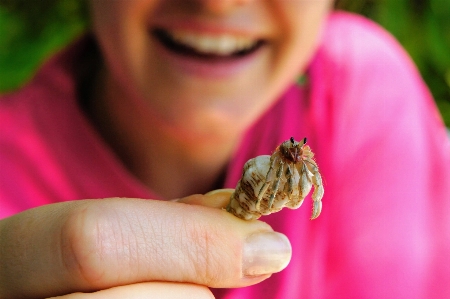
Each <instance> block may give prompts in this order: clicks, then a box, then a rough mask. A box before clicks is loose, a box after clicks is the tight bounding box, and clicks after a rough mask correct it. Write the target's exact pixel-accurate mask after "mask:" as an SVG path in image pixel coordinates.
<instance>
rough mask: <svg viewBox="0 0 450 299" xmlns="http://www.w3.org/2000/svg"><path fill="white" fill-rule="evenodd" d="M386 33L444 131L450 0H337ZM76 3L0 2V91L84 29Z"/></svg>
mask: <svg viewBox="0 0 450 299" xmlns="http://www.w3.org/2000/svg"><path fill="white" fill-rule="evenodd" d="M337 6H338V8H339V9H345V10H349V11H353V12H357V13H360V14H363V15H365V16H367V17H369V18H371V19H372V20H374V21H376V22H378V23H379V24H381V25H382V26H383V27H385V28H386V29H387V30H389V31H390V32H391V33H392V34H393V35H394V36H395V37H396V38H397V39H398V40H399V41H400V43H402V45H403V46H404V47H405V48H406V50H407V51H408V52H409V54H410V55H411V57H412V58H413V60H414V61H415V63H416V64H417V66H418V68H419V70H420V72H421V74H422V76H423V78H424V79H425V81H426V82H427V84H428V86H429V87H430V89H431V91H432V93H433V96H434V98H435V100H436V103H437V105H438V107H439V109H440V111H441V114H442V116H443V118H444V121H445V123H446V125H447V127H450V1H449V0H365V1H363V0H340V1H339V2H338V3H337ZM86 16H87V9H86V5H85V1H82V0H0V93H3V92H8V91H11V90H14V89H16V88H18V87H20V86H21V85H22V84H24V83H25V82H27V80H29V79H30V77H31V76H32V75H33V72H34V71H35V70H36V68H37V67H39V65H40V64H41V63H42V62H43V61H44V60H45V59H46V57H48V56H49V55H51V54H52V53H54V52H55V51H57V50H59V49H60V48H62V47H64V46H65V45H66V44H67V43H68V42H70V41H71V40H73V39H74V38H75V37H77V36H79V35H80V34H82V32H83V31H84V30H85V29H86V28H87V27H88V26H89V24H88V23H89V22H88V20H87V17H86Z"/></svg>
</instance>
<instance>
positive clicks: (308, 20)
mask: <svg viewBox="0 0 450 299" xmlns="http://www.w3.org/2000/svg"><path fill="white" fill-rule="evenodd" d="M332 3H333V1H330V0H327V1H326V0H323V1H322V0H315V1H314V0H310V1H280V2H277V4H278V6H277V9H274V13H275V14H276V15H275V16H274V17H275V18H277V20H278V24H279V27H278V28H279V33H278V35H277V39H276V41H275V42H274V45H275V48H276V53H277V55H276V56H275V62H276V65H275V74H277V75H278V77H279V78H280V80H284V81H285V82H286V81H289V80H293V79H295V77H296V76H298V75H300V74H301V73H303V72H304V70H305V68H306V67H307V64H308V63H309V61H310V59H311V56H312V55H313V53H314V51H315V49H316V48H317V44H318V41H319V40H320V32H321V27H322V25H323V23H324V21H325V18H326V16H327V15H328V12H329V11H330V9H331V7H332ZM293 66H294V67H293Z"/></svg>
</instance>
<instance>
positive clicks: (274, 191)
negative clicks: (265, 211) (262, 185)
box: [269, 161, 284, 209]
mask: <svg viewBox="0 0 450 299" xmlns="http://www.w3.org/2000/svg"><path fill="white" fill-rule="evenodd" d="M283 164H284V163H283V161H280V168H278V171H277V178H276V180H275V182H274V183H273V188H272V194H270V199H269V209H271V208H272V204H273V201H274V200H275V196H276V195H277V193H278V188H279V187H280V180H281V175H282V174H283Z"/></svg>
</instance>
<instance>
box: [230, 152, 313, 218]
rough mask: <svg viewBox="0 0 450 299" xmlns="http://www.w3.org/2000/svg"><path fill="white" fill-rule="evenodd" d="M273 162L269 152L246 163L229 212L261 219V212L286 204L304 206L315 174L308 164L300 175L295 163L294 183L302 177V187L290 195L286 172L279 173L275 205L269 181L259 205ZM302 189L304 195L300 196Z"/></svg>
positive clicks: (232, 196) (294, 189) (266, 212)
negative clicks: (278, 186) (262, 189)
mask: <svg viewBox="0 0 450 299" xmlns="http://www.w3.org/2000/svg"><path fill="white" fill-rule="evenodd" d="M270 163H271V161H270V156H268V155H263V156H258V157H256V158H253V159H250V160H248V161H247V163H245V165H244V170H243V174H242V177H241V179H240V180H239V182H238V184H237V186H236V189H235V191H234V192H233V194H232V195H231V199H230V203H229V205H228V207H227V211H228V212H230V213H232V214H234V215H235V216H237V217H239V218H241V219H244V220H253V219H258V218H259V217H261V215H269V214H271V213H275V212H278V211H280V210H281V209H282V208H284V207H287V208H290V209H297V208H299V207H300V206H301V204H302V203H303V200H304V196H306V195H307V194H308V193H309V192H310V191H311V188H312V180H311V178H312V176H313V174H312V173H311V172H310V171H309V170H308V169H307V168H306V172H304V173H303V175H301V174H300V173H298V171H297V169H296V167H291V169H293V171H294V173H293V175H292V180H293V186H299V183H300V180H302V182H301V183H300V186H301V188H298V187H294V188H293V189H292V192H291V193H290V196H288V192H286V188H287V185H288V184H287V178H286V175H285V172H284V173H283V174H282V176H281V177H280V188H279V189H278V191H277V194H275V199H274V201H273V204H272V207H270V208H269V200H270V196H271V194H272V193H273V190H272V184H270V186H269V188H268V189H267V191H266V192H265V193H264V195H263V197H262V199H261V202H260V206H259V210H258V209H257V201H258V194H259V192H260V190H261V188H262V187H263V185H264V182H265V181H266V175H267V173H268V172H269V168H270ZM300 193H301V194H303V195H304V196H301V194H300Z"/></svg>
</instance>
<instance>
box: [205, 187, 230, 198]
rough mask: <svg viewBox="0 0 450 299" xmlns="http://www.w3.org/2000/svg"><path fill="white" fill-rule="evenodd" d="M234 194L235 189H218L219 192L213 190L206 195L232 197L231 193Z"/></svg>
mask: <svg viewBox="0 0 450 299" xmlns="http://www.w3.org/2000/svg"><path fill="white" fill-rule="evenodd" d="M233 192H234V189H217V190H213V191H209V192H208V193H206V194H205V196H216V195H218V194H224V195H227V196H231V193H233Z"/></svg>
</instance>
